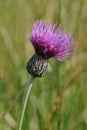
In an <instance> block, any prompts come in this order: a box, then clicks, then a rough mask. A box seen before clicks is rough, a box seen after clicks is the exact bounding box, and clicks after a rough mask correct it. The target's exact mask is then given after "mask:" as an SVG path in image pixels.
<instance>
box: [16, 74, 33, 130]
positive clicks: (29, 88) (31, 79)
mask: <svg viewBox="0 0 87 130" xmlns="http://www.w3.org/2000/svg"><path fill="white" fill-rule="evenodd" d="M34 78H35V77H33V76H31V77H30V78H29V79H28V81H27V85H26V90H25V93H24V97H23V101H22V106H21V110H20V114H19V123H18V128H17V130H21V129H22V124H23V119H24V113H25V109H26V105H27V101H28V97H29V94H30V90H31V87H32V81H33V80H34Z"/></svg>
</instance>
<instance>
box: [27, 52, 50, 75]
mask: <svg viewBox="0 0 87 130" xmlns="http://www.w3.org/2000/svg"><path fill="white" fill-rule="evenodd" d="M47 67H48V60H47V59H44V58H42V57H40V56H39V55H37V54H34V55H33V56H32V57H31V58H30V60H29V61H28V63H27V65H26V68H27V71H28V72H29V73H30V74H31V75H33V76H34V77H42V76H43V75H44V74H45V72H46V70H47Z"/></svg>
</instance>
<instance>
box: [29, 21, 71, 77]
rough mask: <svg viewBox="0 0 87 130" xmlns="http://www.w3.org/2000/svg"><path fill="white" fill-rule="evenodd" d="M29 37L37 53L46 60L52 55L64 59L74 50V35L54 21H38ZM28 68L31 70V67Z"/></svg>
mask: <svg viewBox="0 0 87 130" xmlns="http://www.w3.org/2000/svg"><path fill="white" fill-rule="evenodd" d="M29 39H30V41H31V43H32V44H33V46H34V49H35V55H38V57H40V58H42V59H44V60H45V61H47V60H48V59H49V58H51V57H54V58H56V59H57V60H60V61H63V60H64V59H65V57H66V56H67V55H68V54H70V53H72V52H73V43H74V40H73V38H72V36H71V35H70V34H69V33H68V32H66V31H63V30H61V29H60V27H58V28H57V27H56V24H52V22H49V23H46V22H45V21H42V20H38V21H36V22H35V23H34V25H33V29H32V33H31V37H30V38H29ZM31 59H32V58H31ZM34 59H35V58H34ZM35 63H36V61H35ZM28 65H29V62H28V64H27V66H28ZM27 68H28V69H27V70H28V72H29V67H27ZM46 68H47V67H46ZM45 71H46V69H45ZM30 73H32V72H30ZM33 75H34V73H33Z"/></svg>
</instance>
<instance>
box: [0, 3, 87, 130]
mask: <svg viewBox="0 0 87 130" xmlns="http://www.w3.org/2000/svg"><path fill="white" fill-rule="evenodd" d="M37 19H43V20H46V21H50V20H51V21H53V23H57V24H58V25H61V27H62V28H64V29H66V30H67V31H68V32H70V33H71V34H72V35H73V37H74V39H75V42H76V43H75V52H74V53H73V54H72V55H71V56H69V57H68V58H67V60H65V61H64V62H59V61H57V60H55V59H50V61H49V68H48V72H47V74H46V75H45V76H44V77H43V78H41V79H39V78H38V79H36V80H35V81H34V84H33V87H32V91H31V95H30V98H29V101H28V104H27V108H26V112H25V118H24V122H23V130H87V0H0V130H15V129H16V126H17V122H18V115H19V110H20V105H21V102H22V97H23V93H24V86H25V85H24V84H25V83H26V81H27V79H28V73H27V71H26V63H27V61H28V59H29V58H30V57H31V56H32V54H34V49H33V46H32V45H31V43H30V42H29V40H28V38H27V35H30V32H31V29H32V25H33V22H34V21H35V20H37Z"/></svg>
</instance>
